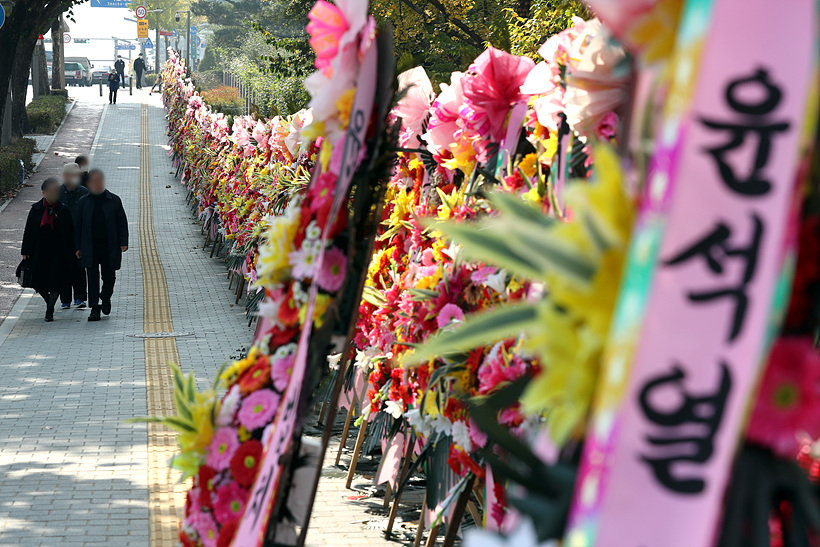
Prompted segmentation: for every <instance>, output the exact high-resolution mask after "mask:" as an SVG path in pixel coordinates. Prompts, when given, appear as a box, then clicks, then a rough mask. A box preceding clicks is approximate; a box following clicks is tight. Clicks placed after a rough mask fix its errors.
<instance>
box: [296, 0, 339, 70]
mask: <svg viewBox="0 0 820 547" xmlns="http://www.w3.org/2000/svg"><path fill="white" fill-rule="evenodd" d="M308 19H310V22H309V23H308V25H307V29H306V30H307V32H308V34H310V41H309V42H310V47H312V48H313V51H315V52H316V61H315V62H314V65H315V66H316V68H317V69H318V70H321V71H322V72H330V71H331V70H332V67H331V61H333V59H334V58H335V57H336V54H337V53H339V42H340V41H341V39H342V36H344V33H345V32H347V30H348V29H349V28H350V25H349V24H348V22H347V20H346V19H345V16H344V14H343V13H342V11H341V10H340V9H339V8H337V7H336V6H334V5H333V4H331V3H330V2H325V0H319V1H318V2H316V4H314V5H313V8H311V10H310V12H308Z"/></svg>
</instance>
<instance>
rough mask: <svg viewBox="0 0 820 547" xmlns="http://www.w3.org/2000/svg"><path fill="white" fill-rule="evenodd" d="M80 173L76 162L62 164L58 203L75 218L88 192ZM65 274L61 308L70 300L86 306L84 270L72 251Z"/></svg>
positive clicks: (65, 307)
mask: <svg viewBox="0 0 820 547" xmlns="http://www.w3.org/2000/svg"><path fill="white" fill-rule="evenodd" d="M80 157H82V156H80ZM77 159H79V158H77ZM82 175H83V172H82V171H81V170H80V166H79V165H77V164H76V163H67V164H65V165H64V166H63V185H62V186H61V187H60V203H62V204H63V205H65V206H66V207H68V210H69V212H70V213H71V216H72V218H77V204H78V203H79V201H80V198H82V197H83V196H85V195H87V194H88V189H87V188H84V187H83V186H81V184H80V180H81V177H82ZM66 275H67V277H68V282H67V283H66V284H65V287H63V290H62V292H61V293H60V302H61V303H62V308H63V309H64V310H67V309H68V308H70V307H71V303H72V301H73V303H74V305H75V306H77V308H80V309H82V308H84V307H85V306H86V304H85V300H86V298H88V292H87V291H86V280H85V270H84V269H83V267H82V266H81V265H80V261H79V260H78V259H77V257H76V256H74V253H73V252H72V253H71V268H70V271H68V272H66ZM72 291H73V297H74V298H73V299H72Z"/></svg>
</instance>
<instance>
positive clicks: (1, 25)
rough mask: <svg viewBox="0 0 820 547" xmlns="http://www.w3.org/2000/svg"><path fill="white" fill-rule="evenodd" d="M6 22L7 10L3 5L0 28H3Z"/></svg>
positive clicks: (0, 11)
mask: <svg viewBox="0 0 820 547" xmlns="http://www.w3.org/2000/svg"><path fill="white" fill-rule="evenodd" d="M5 22H6V10H5V9H4V8H3V5H2V4H0V28H3V23H5Z"/></svg>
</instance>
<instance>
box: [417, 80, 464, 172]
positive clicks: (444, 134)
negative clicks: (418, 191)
mask: <svg viewBox="0 0 820 547" xmlns="http://www.w3.org/2000/svg"><path fill="white" fill-rule="evenodd" d="M463 78H464V73H463V72H453V73H452V74H451V75H450V85H447V84H441V93H440V94H439V96H438V97H437V98H436V100H435V101H433V106H432V107H431V109H430V121H429V123H428V124H427V133H425V134H424V135H423V136H422V138H423V139H424V140H425V141H427V143H428V146H427V149H428V150H429V151H430V152H431V153H433V154H434V155H436V156H441V153H442V152H443V151H446V150H449V149H450V143H453V142H455V140H456V138H455V133H456V132H457V131H458V130H459V126H458V110H459V108H461V105H462V104H463V103H464V94H463V91H462V87H461V83H462V80H463Z"/></svg>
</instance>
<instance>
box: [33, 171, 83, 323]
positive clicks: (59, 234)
mask: <svg viewBox="0 0 820 547" xmlns="http://www.w3.org/2000/svg"><path fill="white" fill-rule="evenodd" d="M41 189H42V191H43V199H42V200H40V201H38V202H37V203H35V204H34V205H32V206H31V209H30V210H29V213H28V219H27V220H26V229H25V231H24V232H23V245H22V247H21V248H20V254H22V255H23V259H25V260H28V261H30V265H31V272H32V286H33V287H34V290H36V291H37V292H38V293H39V294H40V296H42V297H43V300H45V301H46V317H45V320H46V321H47V322H51V321H54V305H55V304H56V303H57V298H59V297H60V291H61V289H63V287H64V286H65V284H66V283H67V281H68V278H67V277H66V275H65V272H67V271H69V268H70V267H71V258H72V256H71V255H72V252H73V249H74V227H73V222H72V218H71V211H69V210H68V207H66V206H65V205H63V204H62V203H60V199H59V198H60V181H59V180H58V179H57V177H49V178H47V179H46V180H45V181H44V182H43V185H42V186H41Z"/></svg>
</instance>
